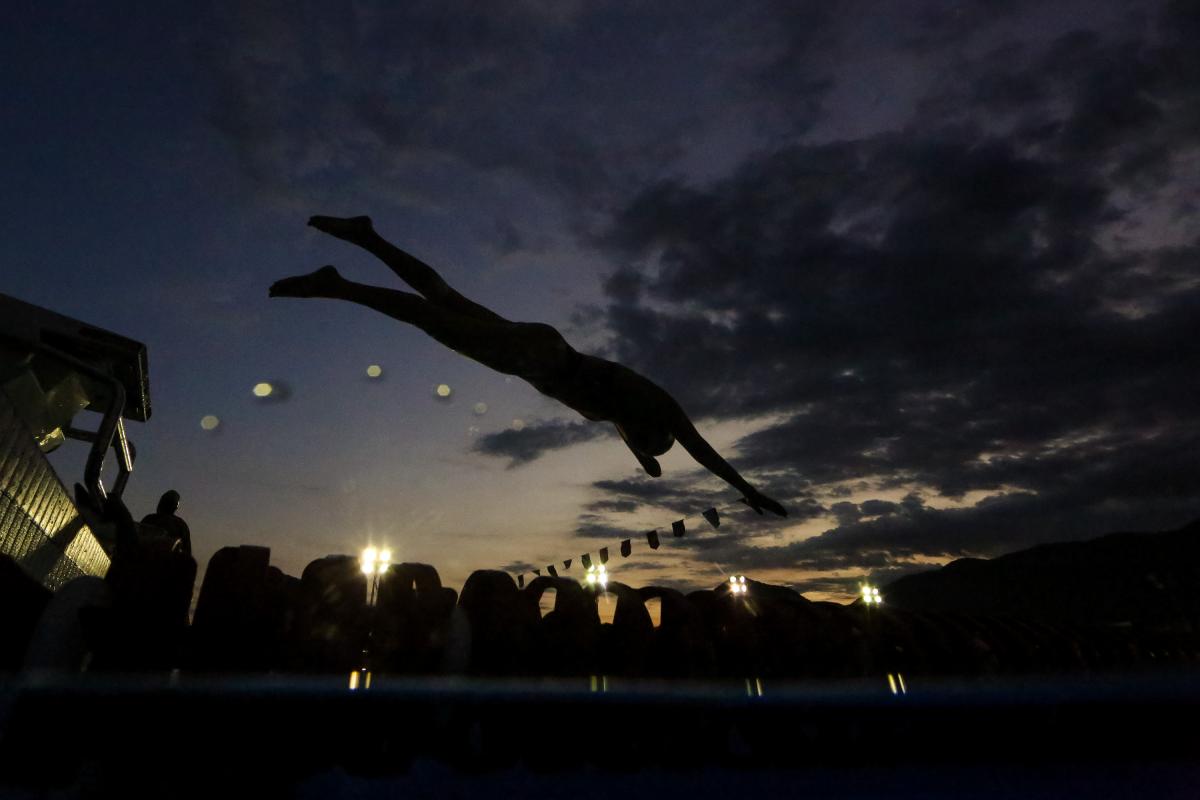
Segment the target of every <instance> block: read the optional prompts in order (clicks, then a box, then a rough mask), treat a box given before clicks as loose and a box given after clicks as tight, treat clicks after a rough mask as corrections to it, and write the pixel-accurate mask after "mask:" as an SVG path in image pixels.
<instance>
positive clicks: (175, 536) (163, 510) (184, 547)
mask: <svg viewBox="0 0 1200 800" xmlns="http://www.w3.org/2000/svg"><path fill="white" fill-rule="evenodd" d="M178 510H179V492H177V491H175V490H174V489H168V490H167V491H165V492H163V496H162V497H160V498H159V499H158V510H157V511H155V512H154V513H153V514H147V515H146V516H145V517H143V518H142V524H143V525H151V526H153V527H155V528H158V529H159V530H161V531H163V532H164V533H166V535H167V539H168V541H169V542H170V543H171V549H172V550H178V551H179V552H181V553H183V554H184V555H188V556H190V555H191V554H192V532H191V530H190V529H189V528H188V524H187V523H186V522H184V521H183V520H182V519H180V518H179V517H178V516H177V515H176V514H175V512H176V511H178Z"/></svg>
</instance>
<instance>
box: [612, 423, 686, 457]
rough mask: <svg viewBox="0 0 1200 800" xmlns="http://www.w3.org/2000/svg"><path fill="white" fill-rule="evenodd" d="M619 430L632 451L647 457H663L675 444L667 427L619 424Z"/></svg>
mask: <svg viewBox="0 0 1200 800" xmlns="http://www.w3.org/2000/svg"><path fill="white" fill-rule="evenodd" d="M617 430H618V431H620V433H621V438H622V439H624V440H625V443H626V444H627V445H629V447H630V448H631V449H632V450H634V451H636V452H638V453H641V454H643V455H647V456H661V455H662V454H663V453H665V452H667V451H668V450H670V449H671V446H672V445H674V444H675V436H674V434H672V433H671V431H670V430H669V429H667V428H666V427H658V426H654V425H621V424H618V425H617Z"/></svg>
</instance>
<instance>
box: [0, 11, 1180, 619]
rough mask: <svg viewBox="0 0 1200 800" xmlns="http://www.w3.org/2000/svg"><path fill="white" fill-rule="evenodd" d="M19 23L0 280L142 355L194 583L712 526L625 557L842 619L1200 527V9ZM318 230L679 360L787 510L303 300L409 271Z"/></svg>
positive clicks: (591, 337)
mask: <svg viewBox="0 0 1200 800" xmlns="http://www.w3.org/2000/svg"><path fill="white" fill-rule="evenodd" d="M18 6H24V8H23V9H22V8H19V7H18V8H17V9H16V10H12V11H10V12H9V13H8V14H6V23H5V26H4V28H3V31H0V66H2V67H3V70H4V74H5V76H6V78H5V81H4V82H3V86H2V87H0V100H2V103H3V107H4V109H5V113H4V118H3V124H2V125H0V174H3V175H4V177H5V180H4V186H3V189H2V190H0V204H2V207H0V238H2V240H3V241H4V243H5V254H4V259H3V265H4V266H3V271H2V272H0V274H2V275H3V280H2V281H0V291H3V292H4V293H7V294H11V295H14V296H16V297H19V298H21V299H24V300H27V301H29V302H33V303H37V304H40V305H45V306H48V307H50V308H53V309H55V310H57V311H59V312H61V313H65V314H68V315H71V316H75V317H78V318H81V319H83V320H86V321H88V322H91V323H93V324H97V325H100V326H102V327H106V328H110V329H112V330H115V331H117V332H120V333H122V334H125V335H128V336H131V337H134V338H136V339H139V340H141V341H143V342H145V343H146V344H147V346H148V348H149V352H150V363H151V390H152V396H153V402H154V415H153V417H152V419H151V420H150V421H149V422H148V423H146V424H144V425H133V426H132V427H131V431H130V433H131V436H132V437H133V438H134V440H135V441H136V442H137V444H138V450H139V462H138V469H137V472H136V474H135V476H134V480H133V482H132V484H131V488H130V490H129V498H130V502H131V504H132V505H133V506H134V510H135V513H139V514H140V513H145V512H148V511H150V510H151V509H152V506H153V503H154V501H155V499H156V498H157V496H158V494H159V493H160V492H161V491H163V490H164V489H166V488H171V487H173V488H176V489H178V490H179V491H180V492H181V493H182V494H183V503H184V504H183V507H182V509H181V513H182V515H183V516H184V517H185V518H186V519H188V521H189V522H190V524H191V526H192V530H193V539H194V541H195V543H196V550H197V556H198V557H199V559H200V561H201V563H202V564H203V563H204V562H205V561H207V559H208V557H209V556H210V555H211V553H212V552H213V551H215V550H216V549H217V548H218V547H221V546H224V545H230V544H241V543H260V544H267V545H269V546H271V548H272V550H273V559H274V561H275V562H276V563H277V564H279V565H280V566H282V567H283V568H284V569H285V570H287V571H289V572H292V573H294V574H299V572H300V570H301V569H302V568H303V566H304V564H305V563H307V562H308V561H309V560H311V559H313V558H316V557H319V556H322V555H325V554H328V553H339V552H356V551H357V550H358V549H359V548H360V547H362V546H363V545H365V544H367V543H368V542H370V543H374V544H387V545H390V546H391V547H392V549H393V550H394V551H395V552H396V554H397V559H401V560H416V561H425V562H429V563H432V564H434V565H435V566H437V567H438V568H439V570H440V571H441V573H442V575H443V578H444V579H445V580H446V581H447V582H448V583H450V584H451V585H460V584H461V581H462V580H463V579H464V578H465V577H466V575H467V574H469V572H470V571H471V570H472V569H475V568H485V567H491V568H495V567H508V568H510V569H512V570H513V571H514V572H516V571H520V570H521V569H528V568H531V567H535V566H543V565H545V564H547V563H557V562H560V561H561V560H562V559H564V558H568V557H574V558H578V556H579V554H581V553H583V552H589V551H590V552H595V551H596V550H597V549H598V548H599V547H602V546H606V545H608V546H611V547H614V548H615V546H616V544H617V543H618V542H619V541H620V540H621V539H623V538H626V537H629V536H633V537H637V536H639V535H640V534H641V533H642V532H643V531H645V530H646V529H648V528H653V527H659V528H664V527H665V528H669V526H670V523H671V521H673V520H675V519H679V518H685V519H687V520H689V523H688V524H689V530H691V531H693V532H698V531H700V530H701V529H702V523H700V522H699V514H700V512H701V511H703V510H704V509H705V508H708V507H709V506H717V507H719V508H721V509H728V510H727V512H726V513H725V514H724V519H725V523H724V524H723V525H722V526H721V528H720V531H719V532H709V533H708V534H706V535H704V536H699V535H693V536H688V537H685V538H684V539H682V540H673V539H672V538H671V537H670V536H669V535H666V536H664V544H663V546H662V547H661V548H660V549H658V550H657V551H650V550H648V549H647V548H646V547H645V546H644V544H643V543H642V542H643V541H644V540H641V539H637V538H635V541H634V553H633V556H632V557H631V558H630V559H628V560H624V561H620V560H619V561H618V563H617V564H615V565H613V567H614V572H615V571H616V570H618V569H619V570H620V573H621V576H622V578H623V579H625V580H628V581H630V582H632V583H635V584H644V583H650V582H662V583H668V584H672V585H684V586H707V585H711V584H713V583H715V582H716V581H719V580H721V579H722V578H723V576H726V575H728V574H730V573H732V572H739V573H746V574H749V575H752V576H754V577H757V578H760V579H765V580H770V581H774V582H780V583H788V584H791V585H794V586H796V587H797V588H798V589H801V590H803V591H805V592H807V593H808V594H809V596H810V597H814V598H842V597H845V596H846V592H847V590H848V589H852V588H853V586H854V585H855V584H856V583H857V582H858V581H859V580H861V579H863V578H864V577H871V578H873V579H875V580H886V579H887V578H889V577H890V576H895V575H898V574H901V573H904V572H907V571H912V570H914V569H919V568H923V567H924V566H927V565H929V564H935V563H942V562H945V561H947V560H950V559H952V558H956V557H959V556H964V555H983V556H986V555H993V554H998V553H1002V552H1006V551H1010V550H1013V549H1017V548H1021V547H1025V546H1028V545H1031V544H1034V543H1037V542H1042V541H1053V540H1062V539H1070V538H1079V537H1087V536H1093V535H1098V534H1100V533H1104V532H1107V531H1111V530H1118V529H1135V530H1136V529H1147V530H1149V529H1160V528H1165V527H1171V526H1175V525H1179V524H1182V523H1184V522H1187V521H1188V520H1190V519H1192V518H1194V517H1196V516H1198V515H1200V491H1198V490H1200V455H1198V454H1200V429H1198V428H1197V426H1196V424H1195V421H1196V417H1197V411H1198V410H1200V402H1198V400H1197V398H1198V397H1200V385H1198V384H1200V379H1198V378H1197V375H1200V357H1198V356H1200V352H1198V351H1200V344H1198V342H1200V267H1198V262H1197V258H1198V255H1200V224H1198V222H1197V220H1198V215H1200V208H1198V203H1200V191H1198V190H1200V138H1198V137H1197V133H1196V132H1197V131H1200V102H1198V101H1200V96H1198V94H1200V56H1198V52H1200V51H1198V50H1197V49H1196V48H1195V46H1194V43H1195V42H1196V41H1198V40H1200V7H1198V6H1197V5H1196V4H1195V3H1191V2H1184V1H1183V0H1179V1H1177V2H1166V3H1159V4H1156V3H1148V2H1127V3H1122V2H1105V1H1104V0H1085V1H1083V2H1072V1H1070V0H1064V1H1063V2H1056V3H1042V2H1020V0H1004V1H1003V2H991V3H967V2H933V1H932V0H931V1H928V2H927V1H926V0H914V2H906V3H886V2H874V3H872V2H848V3H840V4H830V3H827V2H811V3H806V2H800V1H799V0H796V1H794V2H793V1H791V0H789V1H787V2H782V1H781V2H776V3H769V2H742V3H724V2H722V3H716V2H714V3H706V2H697V1H696V0H689V2H686V3H683V2H672V1H671V0H659V2H654V3H640V2H637V3H634V2H629V3H620V2H603V1H602V0H598V1H597V2H588V3H584V2H570V1H569V0H564V1H563V2H540V1H538V0H521V1H520V2H510V3H455V2H445V0H441V1H440V2H436V3H433V2H428V3H427V2H411V3H395V2H383V1H380V2H367V1H364V2H353V3H346V4H326V3H306V2H286V3H284V2H278V3H257V2H242V3H229V4H223V5H208V4H199V3H196V4H145V5H143V6H142V7H140V8H135V7H126V8H124V9H123V10H122V11H121V12H120V13H117V12H114V11H112V10H100V9H95V10H81V9H79V8H74V7H69V6H68V7H60V6H59V5H58V4H56V3H47V2H38V3H18ZM167 6H171V7H174V8H173V9H172V10H166V7H167ZM310 214H332V215H347V216H348V215H354V214H369V215H371V216H372V217H373V218H374V220H375V223H376V228H377V229H378V230H379V231H380V232H381V233H383V234H384V235H385V236H387V237H389V238H391V239H392V240H394V241H395V242H396V243H397V244H400V245H401V246H403V247H405V248H406V249H408V250H410V251H412V252H413V253H414V254H416V255H418V256H420V257H422V258H424V259H425V260H427V261H429V262H430V263H431V264H433V265H435V266H436V267H438V268H439V269H440V270H441V271H442V272H443V274H444V276H445V277H446V278H447V280H449V281H450V282H451V283H452V284H453V285H454V286H456V287H457V288H458V289H459V290H460V291H462V292H463V293H464V294H467V295H468V296H470V297H472V298H474V299H476V300H478V301H479V302H482V303H484V304H486V305H488V306H490V307H492V308H493V309H495V310H496V311H498V312H499V313H501V314H503V315H505V316H507V317H509V318H513V319H525V320H538V321H545V322H549V323H551V324H554V325H556V326H558V327H559V328H560V329H561V330H562V331H563V332H564V334H565V335H566V336H567V338H568V340H569V341H571V342H572V343H573V344H574V345H575V346H576V347H577V348H578V349H581V350H584V351H589V352H594V353H597V354H601V355H605V356H607V357H609V358H613V359H616V360H619V361H622V362H624V363H626V364H628V365H629V366H631V367H633V368H635V369H637V370H638V371H640V372H642V373H643V374H645V375H647V376H649V377H651V378H652V379H653V380H655V381H657V382H658V383H660V384H661V385H662V386H664V387H665V388H667V389H668V390H669V391H671V392H672V393H673V394H674V395H675V397H676V398H678V399H679V401H680V402H681V404H682V405H683V406H684V408H685V409H687V410H688V412H689V413H690V414H691V415H692V417H693V419H695V420H696V421H697V423H698V426H699V428H700V429H701V431H702V432H703V433H704V434H705V435H706V436H707V437H708V438H709V439H710V441H712V442H713V444H714V445H716V446H717V447H718V449H720V450H721V451H722V452H723V453H724V454H725V455H726V456H727V457H728V458H729V460H730V461H731V462H732V463H733V464H734V466H735V467H737V468H738V469H739V470H741V471H742V473H743V474H744V475H745V476H746V477H747V478H749V479H750V480H751V481H752V482H753V483H755V485H758V486H760V487H761V488H762V489H763V490H764V491H765V492H766V493H767V494H769V495H771V496H773V497H776V498H777V499H779V500H781V501H782V502H783V503H784V504H785V505H786V506H787V507H788V509H789V511H790V512H791V515H790V516H789V517H788V518H787V519H786V520H777V519H766V518H760V517H757V516H756V515H754V514H753V512H750V511H748V510H745V509H742V510H738V509H737V508H736V506H737V503H736V500H737V494H736V493H735V492H733V490H731V489H729V487H728V486H726V485H725V484H723V483H722V482H721V481H719V480H718V479H715V478H713V477H711V476H709V475H708V474H707V473H705V472H703V471H702V470H699V469H698V468H697V465H696V464H695V463H694V462H692V461H691V460H690V459H689V458H688V457H687V455H686V454H681V453H676V452H672V453H671V454H669V455H668V456H667V457H666V458H664V459H663V465H664V475H663V477H662V478H659V479H651V478H649V477H647V476H645V475H644V474H642V473H641V472H640V471H639V469H638V465H637V463H636V462H635V461H634V459H633V458H632V457H631V456H630V454H629V453H628V451H627V450H626V449H625V448H624V446H623V445H622V444H621V443H620V441H619V440H618V439H616V438H615V437H614V436H613V435H612V433H611V431H609V430H606V429H605V428H604V427H603V426H599V425H595V424H587V423H585V422H584V421H583V420H582V419H581V418H580V417H578V415H576V414H574V413H573V412H570V411H569V410H567V409H565V408H563V407H561V406H559V405H557V404H555V403H554V402H552V401H550V400H548V399H546V398H544V397H541V396H540V395H538V394H537V393H536V392H535V391H534V390H533V389H532V388H530V387H529V386H527V385H525V384H523V383H522V382H520V381H519V380H515V381H514V380H511V379H507V380H506V379H505V378H504V377H503V376H501V375H497V374H493V373H489V372H488V371H487V370H486V369H484V368H483V367H481V366H479V365H477V364H475V363H473V362H470V361H468V360H467V359H464V358H462V357H461V356H458V355H456V354H454V353H453V352H450V351H448V350H446V349H445V348H443V347H441V346H440V345H438V344H436V343H435V342H432V341H431V340H429V339H428V338H427V337H425V336H424V335H423V334H422V333H420V332H419V331H417V330H415V329H410V328H406V327H405V326H403V325H401V324H400V323H396V322H393V321H391V320H389V319H387V318H384V317H382V316H380V315H377V314H374V313H373V312H370V311H368V310H366V309H362V308H358V307H353V306H350V305H349V304H342V303H338V302H335V301H320V300H308V301H302V300H284V299H275V300H268V298H267V295H266V289H267V287H268V286H269V285H270V283H271V282H272V281H274V280H275V279H277V278H280V277H284V276H287V275H292V274H296V273H300V272H307V271H310V270H312V269H314V268H315V267H317V266H320V265H322V264H326V263H333V264H335V265H337V266H338V268H339V269H340V270H342V272H343V273H344V274H346V275H347V276H349V277H352V278H354V279H356V280H359V281H363V282H367V283H377V284H381V285H389V286H394V285H396V281H395V278H394V277H393V276H392V274H391V273H390V272H389V271H388V270H387V269H386V268H385V267H383V266H382V265H381V264H379V263H377V262H374V261H373V260H372V259H371V257H369V256H368V255H366V254H365V253H361V252H356V251H355V250H354V249H353V248H351V247H350V246H348V245H345V244H343V243H341V242H338V241H335V240H332V239H329V238H327V237H322V236H321V235H320V234H319V233H317V232H315V231H313V230H312V229H309V228H306V227H305V224H304V223H305V221H306V219H307V218H308V216H309V215H310ZM371 364H377V365H379V366H380V367H381V368H382V370H383V374H382V376H381V377H380V378H376V379H372V378H368V377H367V375H366V368H367V367H368V366H369V365H371ZM260 381H271V382H273V383H275V384H276V385H279V386H281V387H284V388H285V389H286V392H285V393H286V394H287V397H285V398H282V399H279V398H268V399H267V400H259V399H256V398H255V397H254V395H253V393H252V391H251V390H252V387H253V386H254V385H255V384H256V383H257V382H260ZM439 384H446V385H448V386H450V387H451V395H450V397H449V398H446V399H439V398H438V397H437V394H436V391H435V389H436V387H437V386H438V385H439ZM206 415H214V416H216V417H217V418H219V420H220V424H219V425H218V426H217V427H216V428H215V429H214V430H211V431H209V430H204V429H203V428H202V427H201V425H200V421H201V419H202V418H203V417H204V416H206ZM81 447H82V446H81V445H69V446H68V447H66V448H63V450H61V451H59V452H58V453H56V454H55V456H54V460H55V463H56V465H57V466H59V468H60V470H62V471H63V473H64V477H66V478H67V479H68V480H69V481H70V480H74V479H75V478H74V473H75V472H78V471H81V470H82V463H83V456H82V451H81ZM677 449H678V448H677ZM575 569H578V567H576V568H575Z"/></svg>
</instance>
